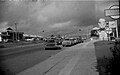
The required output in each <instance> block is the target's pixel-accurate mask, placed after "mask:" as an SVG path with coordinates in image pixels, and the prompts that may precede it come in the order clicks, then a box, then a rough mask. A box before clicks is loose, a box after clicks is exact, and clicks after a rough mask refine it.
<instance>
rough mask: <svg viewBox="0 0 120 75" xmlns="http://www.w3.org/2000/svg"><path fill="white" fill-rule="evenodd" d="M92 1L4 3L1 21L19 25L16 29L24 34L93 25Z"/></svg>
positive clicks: (93, 8) (40, 0) (45, 0)
mask: <svg viewBox="0 0 120 75" xmlns="http://www.w3.org/2000/svg"><path fill="white" fill-rule="evenodd" d="M94 3H95V2H94V1H75V0H71V1H66V0H64V1H63V0H59V1H56V0H37V1H36V0H35V1H33V2H32V1H21V2H16V3H15V2H14V1H11V2H5V3H4V5H3V6H2V8H3V7H5V8H3V9H2V15H3V18H2V19H3V21H9V23H11V26H14V25H13V24H14V22H15V21H17V22H18V23H20V24H19V25H18V27H19V28H18V29H20V30H22V31H24V32H28V31H30V32H40V31H42V30H43V29H45V30H50V31H52V30H54V29H55V28H57V29H58V28H62V27H72V26H74V25H77V26H82V25H86V26H87V25H90V24H94V23H95V7H94V6H95V5H94Z"/></svg>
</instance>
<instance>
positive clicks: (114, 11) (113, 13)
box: [105, 5, 120, 19]
mask: <svg viewBox="0 0 120 75" xmlns="http://www.w3.org/2000/svg"><path fill="white" fill-rule="evenodd" d="M105 16H110V17H111V18H113V19H118V18H120V13H119V5H113V6H111V7H110V8H109V9H105Z"/></svg>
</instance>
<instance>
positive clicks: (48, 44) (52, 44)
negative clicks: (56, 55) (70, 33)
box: [45, 39, 61, 50]
mask: <svg viewBox="0 0 120 75" xmlns="http://www.w3.org/2000/svg"><path fill="white" fill-rule="evenodd" d="M47 49H50V50H51V49H61V47H60V46H58V45H57V43H56V42H55V40H54V39H47V41H46V44H45V50H47Z"/></svg>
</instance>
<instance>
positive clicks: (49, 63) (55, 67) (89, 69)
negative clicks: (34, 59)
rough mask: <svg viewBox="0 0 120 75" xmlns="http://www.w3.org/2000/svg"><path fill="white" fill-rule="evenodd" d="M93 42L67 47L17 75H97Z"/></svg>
mask: <svg viewBox="0 0 120 75" xmlns="http://www.w3.org/2000/svg"><path fill="white" fill-rule="evenodd" d="M95 41H96V40H91V41H88V42H85V43H82V44H78V45H75V46H72V47H68V48H66V49H65V50H63V51H61V52H59V53H57V54H56V55H54V56H52V57H50V58H48V59H47V60H45V61H44V62H41V63H39V64H36V65H34V66H33V67H31V68H29V69H26V70H24V71H22V72H20V73H18V74H17V75H99V73H98V72H97V69H96V66H97V60H96V56H95V49H94V45H93V43H94V42H95Z"/></svg>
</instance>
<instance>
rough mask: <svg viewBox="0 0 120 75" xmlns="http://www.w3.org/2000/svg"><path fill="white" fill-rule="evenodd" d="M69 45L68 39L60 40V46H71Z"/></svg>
mask: <svg viewBox="0 0 120 75" xmlns="http://www.w3.org/2000/svg"><path fill="white" fill-rule="evenodd" d="M71 45H72V42H71V41H70V39H65V40H63V42H62V46H63V47H66V46H71Z"/></svg>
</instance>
